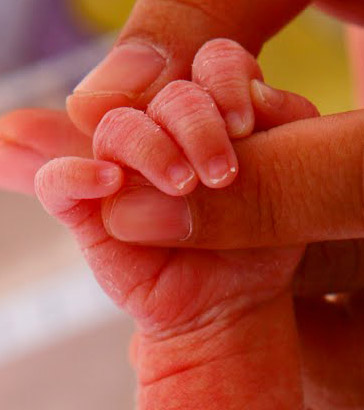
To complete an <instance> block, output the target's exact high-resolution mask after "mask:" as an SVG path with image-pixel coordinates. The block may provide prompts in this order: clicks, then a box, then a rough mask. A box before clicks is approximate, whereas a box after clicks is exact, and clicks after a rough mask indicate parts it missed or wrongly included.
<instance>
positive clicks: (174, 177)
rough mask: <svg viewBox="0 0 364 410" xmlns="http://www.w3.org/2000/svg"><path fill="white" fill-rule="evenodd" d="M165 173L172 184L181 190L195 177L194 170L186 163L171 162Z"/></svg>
mask: <svg viewBox="0 0 364 410" xmlns="http://www.w3.org/2000/svg"><path fill="white" fill-rule="evenodd" d="M167 174H168V175H169V178H170V180H171V182H172V183H173V185H174V186H175V187H176V188H177V189H178V190H182V189H183V188H184V187H185V186H186V185H187V184H188V183H189V182H190V181H192V180H193V179H194V178H195V172H194V170H193V169H192V168H191V167H189V166H188V165H186V164H173V165H171V166H170V167H169V168H168V170H167Z"/></svg>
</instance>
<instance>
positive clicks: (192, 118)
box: [148, 80, 222, 132]
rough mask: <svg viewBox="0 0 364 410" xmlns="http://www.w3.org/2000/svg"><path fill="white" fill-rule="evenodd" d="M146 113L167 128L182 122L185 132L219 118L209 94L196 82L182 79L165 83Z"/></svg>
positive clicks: (216, 120)
mask: <svg viewBox="0 0 364 410" xmlns="http://www.w3.org/2000/svg"><path fill="white" fill-rule="evenodd" d="M196 113H198V115H196ZM148 114H149V115H150V116H151V117H152V118H153V119H154V120H155V121H156V122H157V123H161V124H162V125H164V126H166V127H167V128H174V126H173V124H177V123H178V124H181V123H183V125H184V126H185V127H186V132H188V131H192V130H194V129H197V128H199V127H201V126H202V125H204V124H207V123H211V122H212V121H213V122H214V123H217V122H218V121H219V118H220V117H219V115H218V109H217V107H216V104H215V102H214V100H213V99H212V98H211V96H210V95H209V94H208V93H207V92H206V91H204V90H203V89H202V88H201V87H200V86H198V85H197V84H193V83H191V82H189V81H183V80H179V81H174V82H173V83H170V84H169V85H167V86H166V87H165V88H164V89H163V91H162V92H161V93H160V94H159V95H158V96H157V97H156V99H155V100H154V101H153V103H152V104H151V105H150V107H149V109H148ZM221 121H222V119H221Z"/></svg>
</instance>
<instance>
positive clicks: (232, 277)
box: [75, 216, 303, 330]
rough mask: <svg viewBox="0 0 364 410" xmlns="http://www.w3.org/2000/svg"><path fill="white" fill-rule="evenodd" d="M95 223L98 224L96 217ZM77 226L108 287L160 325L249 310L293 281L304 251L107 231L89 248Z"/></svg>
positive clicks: (150, 324) (154, 326)
mask: <svg viewBox="0 0 364 410" xmlns="http://www.w3.org/2000/svg"><path fill="white" fill-rule="evenodd" d="M98 218H99V224H100V226H99V228H98V229H97V232H98V235H100V231H103V228H102V227H101V223H102V222H101V218H100V216H99V217H98ZM87 223H88V222H87V221H86V222H85V223H84V224H87ZM90 224H91V226H93V228H92V229H95V226H94V224H95V221H94V220H93V221H90ZM80 229H81V231H84V229H85V225H83V226H81V227H78V228H77V231H79V230H80ZM86 230H87V231H89V228H86ZM77 231H76V232H75V233H76V235H77V236H78V237H79V240H80V242H81V246H82V247H84V253H85V256H86V258H87V260H88V263H89V264H90V266H91V267H92V269H93V271H94V272H95V274H96V277H97V279H98V281H99V282H100V284H101V286H102V287H103V288H104V290H105V291H106V292H107V293H108V294H109V295H110V296H111V297H112V298H113V299H114V300H115V301H116V303H117V304H119V305H121V306H123V307H124V308H125V309H127V310H128V311H129V312H130V313H131V314H132V315H133V316H134V317H136V318H137V319H138V320H139V321H140V322H141V323H142V324H143V325H144V326H145V327H147V328H151V329H158V330H168V329H171V328H176V327H177V328H178V327H179V326H193V325H194V324H195V325H197V323H199V321H200V320H202V321H203V320H204V319H207V317H208V316H209V312H212V314H213V315H220V314H221V313H222V312H223V311H224V306H225V305H226V304H227V303H228V302H229V304H230V305H231V304H233V305H234V306H235V307H236V309H241V310H244V309H247V308H249V307H250V306H251V305H253V304H255V303H259V302H261V301H262V300H265V299H269V298H273V297H274V296H275V295H276V294H277V293H279V292H281V291H282V290H284V289H285V288H286V287H288V286H289V283H290V279H291V277H292V275H293V272H294V270H295V267H296V266H297V264H298V262H299V260H300V258H301V255H302V251H303V250H302V249H299V248H295V249H272V250H246V251H240V250H239V251H206V250H185V249H171V248H170V249H165V248H163V249H161V248H149V247H139V246H133V245H128V244H125V243H122V242H120V241H117V240H115V239H112V238H111V237H109V236H107V233H106V232H105V231H103V235H104V237H103V238H102V239H101V238H100V237H99V236H98V237H97V238H95V239H96V241H92V242H91V243H88V245H87V247H86V248H85V245H84V243H83V239H82V236H83V235H82V233H81V235H80V233H79V232H77ZM209 319H211V317H209Z"/></svg>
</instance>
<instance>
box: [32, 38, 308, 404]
mask: <svg viewBox="0 0 364 410" xmlns="http://www.w3.org/2000/svg"><path fill="white" fill-rule="evenodd" d="M222 45H224V47H226V48H227V50H229V52H228V53H226V54H224V53H223V49H222V48H221V46H222ZM217 51H218V53H217V56H218V57H219V58H216V54H215V55H214V54H213V53H216V52H217ZM204 53H205V54H204ZM208 53H212V55H211V54H208ZM201 56H205V58H204V59H203V60H202V59H201ZM214 56H215V58H214ZM231 56H233V64H231V65H229V61H230V59H231ZM199 59H200V60H199ZM203 61H209V62H210V63H211V64H208V65H204V64H203ZM221 67H228V70H227V71H226V70H224V71H221ZM252 67H253V70H251V68H252ZM205 69H212V72H210V73H207V74H205V75H204V74H203V73H204V70H205ZM251 72H253V73H259V70H258V68H257V66H256V63H255V62H254V60H253V59H252V58H251V57H250V56H249V55H248V54H247V53H246V52H244V51H243V50H242V49H241V48H240V47H238V46H237V45H236V44H235V43H230V42H221V41H219V42H214V43H210V44H208V45H207V46H206V47H205V48H204V49H202V50H201V52H200V53H199V55H198V56H197V57H196V60H195V65H194V78H195V80H196V81H200V82H201V83H202V85H203V86H204V87H205V88H207V90H208V91H209V93H210V95H209V94H208V93H207V92H206V91H204V90H203V89H202V88H201V87H200V86H199V85H196V84H192V83H186V82H177V83H173V84H171V85H169V86H167V88H166V89H165V90H163V91H162V92H161V93H160V94H159V95H157V97H156V99H155V100H154V101H153V102H152V103H151V105H150V106H149V108H148V111H147V114H143V113H142V112H138V111H135V110H133V109H118V110H116V111H113V112H111V113H110V114H108V115H107V116H106V118H105V120H104V122H103V123H102V124H101V125H100V127H99V129H98V131H97V134H96V136H95V139H94V154H95V157H96V158H98V159H97V160H89V159H81V158H62V159H58V160H54V161H51V162H50V163H48V164H47V165H46V166H44V167H43V168H42V169H41V170H40V171H39V173H38V174H37V178H36V190H37V193H38V196H39V198H40V200H41V201H42V203H43V205H44V206H45V208H46V209H47V210H48V212H49V213H51V214H52V215H54V216H56V217H57V218H58V219H59V220H60V221H62V222H63V223H65V224H66V225H67V226H69V227H70V229H71V230H72V231H73V233H74V234H75V236H76V238H77V239H78V241H79V243H80V246H81V247H82V249H83V252H84V255H85V257H86V258H87V260H88V262H89V264H90V266H91V267H92V269H93V271H94V272H95V275H96V277H97V279H98V280H99V282H100V284H101V285H102V287H103V288H104V289H105V291H106V292H107V293H108V294H109V295H110V296H111V297H112V298H113V299H114V300H115V302H116V303H117V304H119V305H120V306H122V307H123V308H124V309H126V310H127V311H128V312H129V313H130V314H131V315H132V316H133V317H134V318H136V320H137V323H138V327H139V336H138V338H137V339H136V341H135V344H134V349H135V351H134V357H135V364H136V367H137V369H138V373H139V380H140V384H141V386H140V406H141V408H174V407H173V406H174V405H173V400H177V401H178V405H179V406H180V407H179V408H183V409H189V408H191V409H198V408H204V409H215V408H216V409H221V408H231V409H233V408H237V409H238V408H241V406H244V405H246V406H248V407H249V408H250V409H261V408H262V402H261V400H263V401H264V402H265V401H266V400H269V402H270V403H276V404H277V406H278V404H279V403H281V402H283V401H284V402H285V407H284V408H287V409H292V408H299V406H300V403H301V400H302V398H301V389H300V382H299V379H300V376H299V359H298V349H297V344H296V343H295V341H296V332H295V326H294V319H293V311H292V306H291V298H290V295H289V285H290V281H291V278H292V274H293V272H294V270H295V268H296V266H297V264H298V262H299V260H300V258H301V255H302V253H303V247H299V248H286V249H271V250H247V251H197V250H190V249H173V248H152V247H141V246H134V245H132V244H130V243H124V242H120V241H119V240H116V239H114V238H113V237H112V236H111V235H110V234H109V233H108V231H107V229H105V225H106V227H107V228H109V227H110V223H109V222H110V221H109V222H108V220H110V219H112V212H113V211H114V210H113V207H114V206H126V207H128V209H129V210H127V209H124V210H123V211H122V210H121V209H120V208H119V209H118V215H122V217H123V222H124V235H125V237H124V238H123V239H124V241H125V242H133V241H134V237H135V235H140V234H143V235H145V236H144V239H148V238H147V237H148V235H149V234H150V232H151V227H152V228H153V219H154V218H155V219H159V220H158V221H157V222H158V224H159V225H158V226H159V230H160V238H159V239H160V241H161V242H163V241H164V242H165V241H168V240H170V239H172V236H173V235H175V234H176V233H178V234H179V233H180V230H181V227H182V228H185V230H186V232H185V234H186V235H188V234H189V229H190V226H189V224H188V223H187V225H186V220H185V219H183V218H180V219H176V220H174V221H172V222H169V221H168V223H166V224H165V225H164V226H163V225H162V226H161V225H160V221H161V220H162V221H163V218H165V217H166V216H167V217H168V216H170V214H171V212H172V213H173V212H175V211H176V210H177V211H178V210H181V211H182V214H183V210H184V209H185V201H186V200H185V198H184V197H183V196H182V195H183V194H186V193H188V192H191V191H193V192H192V194H191V195H192V196H193V195H196V196H198V195H199V192H200V193H201V192H202V194H203V195H204V196H205V197H206V198H208V196H209V195H213V193H215V192H216V193H217V192H220V191H219V190H215V191H212V190H203V191H202V190H201V187H197V188H196V182H197V179H200V180H201V181H202V182H203V183H204V184H205V185H207V186H211V187H213V188H217V187H223V186H226V185H227V184H230V183H231V182H232V181H233V180H234V177H235V176H236V172H229V173H228V175H227V177H225V178H222V179H221V178H220V179H219V181H218V183H214V181H211V178H210V176H209V172H208V167H207V168H206V165H207V164H206V163H208V159H209V158H211V157H212V158H214V157H216V156H225V154H226V153H227V154H228V155H227V157H228V159H229V161H236V159H235V154H234V152H233V150H232V147H231V145H230V141H229V138H228V137H229V135H228V133H227V132H226V130H225V127H224V125H223V120H222V118H221V117H220V112H223V111H224V110H226V109H227V108H226V107H228V104H229V107H228V108H229V110H230V111H231V110H232V108H234V109H237V108H239V110H240V111H238V112H240V113H242V114H244V113H245V112H246V111H248V110H249V109H251V107H250V80H251V74H250V73H251ZM222 76H224V78H223V79H222ZM204 79H206V81H207V80H208V79H211V80H213V81H212V82H211V83H208V82H205V83H204V82H203V81H204ZM230 88H231V89H230ZM257 91H259V89H258V90H257V89H254V88H253V92H252V95H253V98H257V99H259V96H255V97H254V92H257ZM227 93H229V94H227ZM226 95H228V96H229V95H230V96H231V97H232V98H226V97H225V96H226ZM280 95H281V96H284V97H285V98H287V99H288V101H290V102H291V103H292V104H290V105H291V111H290V110H287V111H286V110H284V111H282V112H281V113H275V115H271V116H270V115H268V114H267V113H266V115H265V113H264V109H263V108H261V110H260V121H261V124H268V123H269V122H272V121H279V120H277V116H279V115H278V114H280V116H281V118H285V119H286V120H287V119H289V118H291V119H295V118H297V117H298V116H299V114H298V113H297V112H295V110H294V107H296V108H297V107H300V111H301V114H300V115H301V116H310V115H312V114H315V113H316V111H315V110H314V109H313V108H312V106H311V105H309V104H308V103H306V102H303V101H304V100H302V99H300V98H299V97H297V96H293V95H290V94H280ZM211 96H213V97H214V98H212V97H211ZM265 103H266V101H264V99H263V100H262V99H261V107H266V105H265ZM257 106H259V103H258V104H257ZM217 107H218V108H219V109H217ZM246 107H247V108H248V110H247V109H246ZM303 107H304V108H305V110H304V109H303ZM219 111H220V112H219ZM257 111H258V112H259V109H258V110H257ZM297 111H298V110H297ZM267 112H269V109H267ZM271 114H272V112H271ZM242 117H243V115H242ZM258 117H259V116H258ZM273 117H274V118H275V120H273ZM153 120H154V121H157V122H158V123H159V124H160V126H157V125H156V124H155V122H154V121H153ZM258 125H259V124H258ZM186 131H188V132H186ZM230 135H231V134H230ZM171 137H173V139H172V138H171ZM206 137H209V139H206ZM210 137H211V138H210ZM111 160H112V161H113V162H116V163H117V164H119V165H121V166H125V165H126V166H127V167H129V168H133V169H134V170H136V171H139V172H140V173H141V174H143V175H144V177H146V178H147V180H146V179H145V178H144V177H141V176H140V175H139V174H138V173H135V172H133V173H131V172H130V171H125V180H124V173H123V172H122V171H121V169H120V168H119V167H118V166H117V165H114V164H112V163H110V162H106V161H111ZM181 162H183V163H184V165H186V166H188V167H190V169H191V170H192V173H193V178H188V181H187V183H185V184H183V185H182V186H181V185H180V182H178V184H177V185H176V184H175V183H174V182H173V181H172V183H171V179H170V177H169V176H170V172H168V170H169V169H170V167H171V166H173V165H174V164H176V163H181ZM233 164H234V162H233ZM236 166H237V164H236ZM214 179H215V178H214ZM148 180H149V181H151V182H152V183H153V184H154V185H155V186H157V187H158V188H159V190H158V189H157V188H155V187H153V186H152V184H151V183H150V182H148ZM244 183H245V180H244V176H242V178H237V179H235V182H234V184H233V186H232V188H231V189H232V190H239V188H240V186H241V185H242V184H244ZM120 188H122V190H121V191H120V192H119V190H120ZM161 191H164V192H166V193H169V194H172V195H174V196H168V195H166V194H165V193H162V192H161ZM223 192H224V191H223V190H221V195H224V194H223ZM116 193H117V195H116V196H115V197H112V196H111V195H113V194H116ZM110 196H111V197H110ZM106 197H108V198H107V199H106V200H105V201H101V200H100V198H106ZM115 201H116V202H115ZM133 210H134V212H133ZM135 210H136V212H135ZM177 214H178V212H177ZM103 217H104V220H103ZM146 218H147V219H148V224H145V223H143V220H145V219H146ZM105 219H106V220H105ZM166 220H167V219H166ZM130 221H131V222H132V223H133V224H134V225H133V226H131V227H130V229H127V230H126V233H125V224H126V225H127V224H128V223H129V222H130ZM135 224H137V226H135ZM154 227H155V226H154ZM133 235H134V237H133ZM277 316H280V317H281V319H280V321H279V322H276V321H275V320H273V318H274V317H277ZM257 341H259V344H258V345H257V344H256V342H257ZM261 343H263V344H261ZM268 352H269V354H268ZM273 352H274V353H273ZM251 361H253V362H254V366H253V368H252V366H250V362H251ZM277 363H279V366H278V365H277ZM244 369H245V370H244ZM267 369H269V372H267ZM242 372H243V374H242ZM217 379H218V380H224V379H225V380H226V381H228V383H229V389H226V388H224V386H223V385H221V386H220V387H219V386H216V381H217ZM197 380H198V381H199V382H198V383H196V381H197ZM272 380H273V381H274V382H273V383H272ZM241 383H245V384H246V386H247V388H246V389H240V388H239V386H241ZM257 384H259V386H260V387H259V389H264V391H265V392H266V395H265V396H264V397H261V398H260V399H259V398H257V390H256V386H257ZM176 386H178V394H176ZM278 386H279V388H281V387H283V386H284V388H282V389H281V391H282V393H281V394H278V395H277V387H278ZM212 391H214V392H215V395H216V400H215V401H213V402H212V401H211V392H212ZM252 398H253V399H252ZM267 398H269V399H267ZM169 400H172V402H171V405H170V406H169V404H166V403H168V401H169ZM232 400H233V401H234V403H236V405H235V404H231V402H232ZM151 403H153V404H151ZM162 403H163V404H162ZM272 405H273V407H274V404H272ZM277 408H278V407H277ZM282 408H283V407H282Z"/></svg>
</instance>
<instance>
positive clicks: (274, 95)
mask: <svg viewBox="0 0 364 410" xmlns="http://www.w3.org/2000/svg"><path fill="white" fill-rule="evenodd" d="M252 86H253V87H254V89H255V91H256V94H257V96H258V97H259V99H260V100H261V101H262V102H263V103H264V104H267V105H270V106H275V107H280V106H281V105H282V103H283V94H282V93H281V92H279V91H278V90H275V89H274V88H271V87H269V86H268V85H266V84H264V83H263V82H261V81H259V80H253V81H252Z"/></svg>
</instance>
